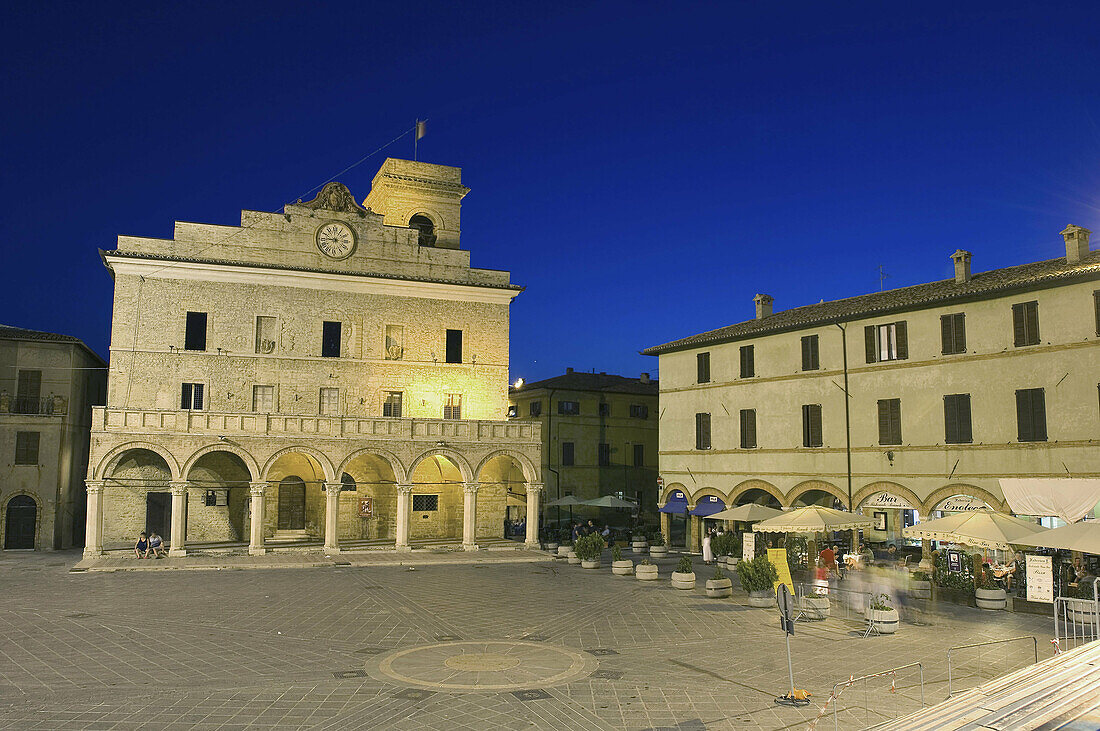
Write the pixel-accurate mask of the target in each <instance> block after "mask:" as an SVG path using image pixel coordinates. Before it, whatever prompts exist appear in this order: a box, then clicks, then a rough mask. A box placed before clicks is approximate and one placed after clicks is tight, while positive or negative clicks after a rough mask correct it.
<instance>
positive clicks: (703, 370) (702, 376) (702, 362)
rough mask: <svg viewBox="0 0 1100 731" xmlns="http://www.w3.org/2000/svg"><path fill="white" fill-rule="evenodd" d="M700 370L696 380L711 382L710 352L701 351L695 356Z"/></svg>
mask: <svg viewBox="0 0 1100 731" xmlns="http://www.w3.org/2000/svg"><path fill="white" fill-rule="evenodd" d="M695 358H696V366H697V370H698V374H697V378H696V381H697V382H698V383H709V382H710V353H699V354H698V355H696V356H695Z"/></svg>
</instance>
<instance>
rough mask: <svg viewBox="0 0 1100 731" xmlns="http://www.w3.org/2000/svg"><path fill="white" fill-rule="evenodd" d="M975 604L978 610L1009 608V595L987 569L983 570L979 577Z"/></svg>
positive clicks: (975, 591)
mask: <svg viewBox="0 0 1100 731" xmlns="http://www.w3.org/2000/svg"><path fill="white" fill-rule="evenodd" d="M974 603H975V604H976V605H977V606H978V609H1004V608H1005V607H1007V606H1008V594H1007V593H1006V592H1005V590H1004V589H1002V588H1001V587H1000V585H998V584H997V582H996V581H995V580H994V578H993V575H992V574H991V573H990V572H988V571H986V570H985V569H982V573H981V575H980V576H979V577H978V588H977V589H975V590H974Z"/></svg>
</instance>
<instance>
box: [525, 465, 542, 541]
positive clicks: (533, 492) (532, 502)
mask: <svg viewBox="0 0 1100 731" xmlns="http://www.w3.org/2000/svg"><path fill="white" fill-rule="evenodd" d="M541 494H542V483H541V482H528V483H527V541H526V543H527V547H528V548H536V549H537V548H538V547H539V496H540V495H541Z"/></svg>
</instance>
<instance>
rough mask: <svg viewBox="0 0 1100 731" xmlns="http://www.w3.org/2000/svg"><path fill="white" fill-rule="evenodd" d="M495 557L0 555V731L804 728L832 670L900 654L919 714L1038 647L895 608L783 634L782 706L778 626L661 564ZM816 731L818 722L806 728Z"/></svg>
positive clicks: (850, 711)
mask: <svg viewBox="0 0 1100 731" xmlns="http://www.w3.org/2000/svg"><path fill="white" fill-rule="evenodd" d="M505 555H506V554H501V555H499V556H493V555H492V554H491V552H485V555H484V560H482V561H478V560H477V559H476V558H471V559H470V560H468V561H467V562H465V563H457V564H456V563H442V562H434V557H433V556H432V555H430V554H429V555H425V556H423V558H420V557H416V556H414V557H413V558H412V560H417V561H422V562H423V563H420V564H419V565H417V566H415V567H409V566H400V565H392V564H390V565H378V566H360V565H351V566H335V565H333V566H327V567H315V568H278V569H275V568H273V569H267V570H233V569H222V570H192V571H126V572H114V573H69V568H70V567H71V566H72V565H73V564H75V563H76V562H77V561H78V560H79V556H78V555H77V554H75V553H54V554H13V553H10V552H9V553H4V554H0V633H2V634H0V728H12V729H139V728H148V729H192V728H196V729H223V730H226V731H228V730H230V729H260V728H300V729H355V728H384V729H410V730H411V729H455V728H461V729H520V728H547V729H680V730H681V731H693V730H700V731H701V730H702V729H729V728H766V729H778V728H806V727H807V725H808V723H809V722H810V721H811V720H812V719H813V717H814V716H815V715H817V713H818V709H819V708H820V706H821V703H822V702H823V701H824V700H825V699H826V698H827V697H828V696H829V693H830V691H831V688H832V686H833V684H834V683H836V682H838V681H842V680H846V679H848V678H849V676H851V675H862V674H867V673H873V672H877V671H881V670H887V669H890V668H894V667H897V666H900V665H904V664H906V663H912V662H920V663H922V666H923V669H924V675H925V694H926V696H927V699H928V701H929V702H934V701H938V700H941V699H942V698H943V697H945V695H946V692H947V665H946V657H947V649H948V648H949V647H951V646H953V645H962V644H966V643H970V642H979V641H983V640H990V639H1002V638H1010V637H1015V636H1019V635H1035V636H1037V637H1038V641H1039V653H1040V657H1046V656H1049V655H1050V652H1051V650H1050V645H1049V639H1050V636H1051V631H1052V626H1051V625H1052V622H1051V620H1050V619H1049V618H1048V617H1044V616H1034V615H1009V614H1001V613H996V614H995V613H980V612H979V611H978V610H974V609H965V608H954V610H953V611H950V612H946V613H943V614H940V613H936V614H931V613H923V612H917V611H912V610H910V611H908V612H906V614H905V621H904V622H903V624H902V626H901V628H900V630H899V632H898V634H896V635H894V636H883V637H871V638H867V639H864V638H862V637H860V636H858V633H857V629H858V625H857V624H856V623H855V622H854V621H846V620H844V619H842V618H837V617H834V618H830V619H828V620H825V621H820V622H799V623H798V627H797V634H796V635H795V636H794V637H793V638H792V639H791V648H792V651H793V653H794V673H795V682H796V685H798V686H799V687H800V688H806V689H808V690H810V691H811V692H812V693H813V694H814V701H815V702H814V704H813V705H811V706H810V707H807V708H784V707H779V706H777V705H776V704H775V701H774V698H775V696H777V695H780V694H782V693H784V692H785V691H786V686H787V659H786V651H785V646H784V639H783V635H782V633H781V632H780V630H779V626H778V620H777V617H776V614H775V612H774V611H773V610H770V609H769V610H765V609H752V608H749V607H748V606H747V602H746V597H745V595H744V594H743V593H739V592H738V593H735V595H734V597H733V599H707V598H706V597H705V596H704V595H703V593H702V591H701V590H698V591H695V592H684V591H678V590H675V589H673V588H672V587H671V586H670V585H669V582H668V580H667V578H666V577H667V576H668V574H669V572H670V571H671V569H672V567H673V565H674V564H675V557H673V558H669V559H667V560H662V561H661V562H660V564H661V574H662V579H663V580H662V581H660V582H639V581H637V580H635V579H634V578H633V577H619V576H613V575H612V574H611V571H610V569H608V568H606V567H605V568H603V569H601V570H599V571H585V570H583V569H581V568H580V567H579V566H570V565H565V564H562V563H557V562H552V561H550V560H545V561H537V562H534V563H519V562H515V561H513V562H505V561H503V560H499V559H503V557H504V556H505ZM478 558H481V557H480V556H479V557H478ZM405 559H406V560H408V559H409V557H408V556H406V557H405ZM605 566H606V564H605ZM696 571H697V575H698V576H699V578H700V580H702V579H703V578H705V577H707V576H709V575H710V574H711V572H712V571H713V570H712V569H710V568H705V567H703V566H701V565H699V566H697V569H696ZM1024 644H1026V645H1027V647H1026V651H1025V648H1024ZM994 647H995V648H996V649H989V648H986V649H983V650H981V654H980V656H979V655H978V654H976V652H975V651H970V652H969V653H968V652H965V651H964V652H957V653H956V654H955V655H954V656H953V657H954V662H955V665H956V668H957V669H956V671H955V672H956V680H955V682H956V684H961V685H964V686H965V685H967V684H974V683H975V682H976V680H977V678H976V677H975V675H974V673H975V672H976V669H977V668H984V671H983V672H984V673H985V675H984V677H985V678H988V677H992V674H993V673H994V672H996V671H997V670H1004V671H1007V670H1010V669H1014V668H1015V667H1019V666H1021V665H1023V664H1026V662H1030V657H1031V655H1032V651H1031V645H1030V643H1019V642H1016V643H1006V644H1004V645H999V646H994ZM959 666H961V670H960V669H958V668H959ZM960 673H961V674H962V675H963V676H964V677H963V678H962V679H961V680H960V679H958V674H960ZM891 685H893V686H894V690H893V692H891V690H890V686H891ZM919 697H920V687H919V681H918V674H917V670H916V668H910V669H908V670H906V671H902V672H899V673H898V674H897V675H896V676H895V677H885V678H881V679H878V680H876V681H873V682H870V683H866V684H861V685H858V686H853V687H852V688H851V689H849V690H846V691H845V692H844V694H843V695H842V696H841V698H840V703H839V708H840V709H841V710H840V727H841V728H857V727H859V726H861V725H865V724H868V723H871V722H873V721H875V720H883V719H884V718H885V717H888V716H882V715H876V714H879V713H886V714H892V713H895V712H898V713H901V712H907V711H909V710H915V709H916V708H917V707H918V706H919ZM832 727H833V722H832V716H831V710H830V715H829V716H827V717H826V718H825V719H823V720H822V722H821V724H820V725H819V726H818V728H820V729H831V728H832Z"/></svg>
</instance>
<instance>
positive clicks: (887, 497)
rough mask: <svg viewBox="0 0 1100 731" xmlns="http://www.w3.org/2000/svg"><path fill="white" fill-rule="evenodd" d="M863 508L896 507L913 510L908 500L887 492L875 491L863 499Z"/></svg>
mask: <svg viewBox="0 0 1100 731" xmlns="http://www.w3.org/2000/svg"><path fill="white" fill-rule="evenodd" d="M863 507H865V508H896V509H899V510H913V506H912V505H910V504H909V501H908V500H904V499H902V498H900V497H898V496H897V495H893V494H891V493H888V492H877V493H875V494H874V495H872V496H871V497H869V498H867V500H865V501H864V503H863Z"/></svg>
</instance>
